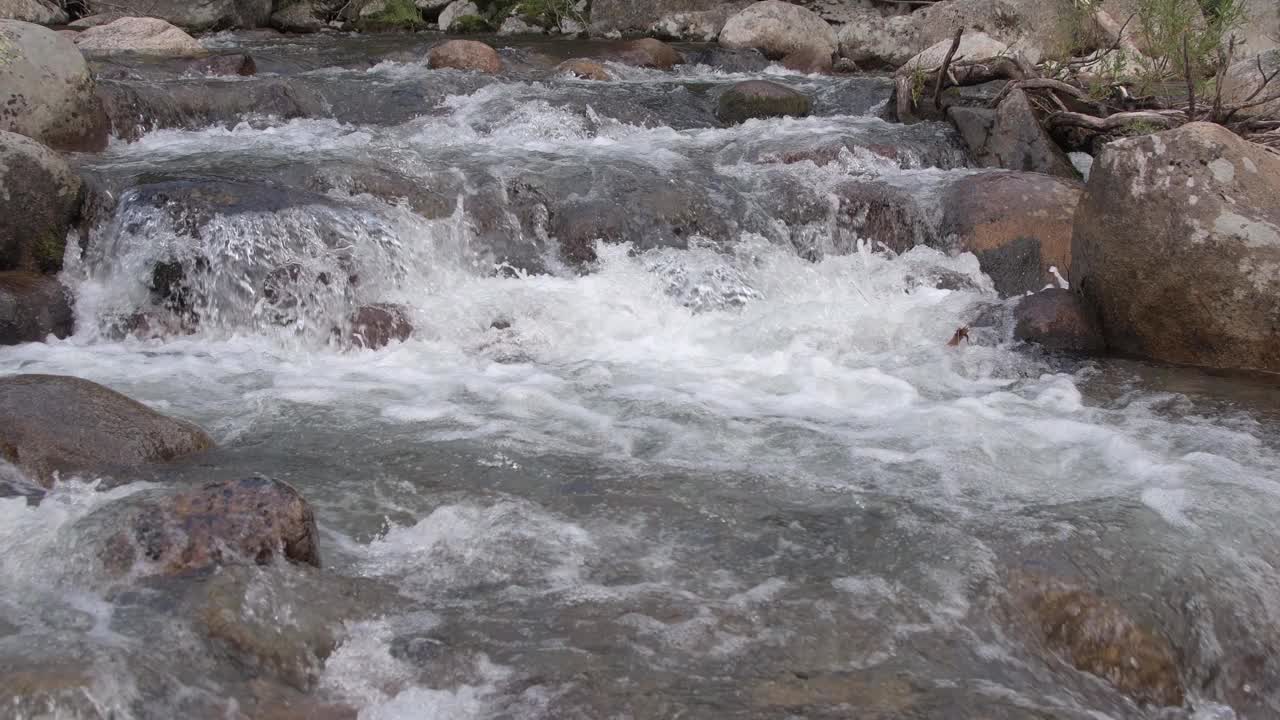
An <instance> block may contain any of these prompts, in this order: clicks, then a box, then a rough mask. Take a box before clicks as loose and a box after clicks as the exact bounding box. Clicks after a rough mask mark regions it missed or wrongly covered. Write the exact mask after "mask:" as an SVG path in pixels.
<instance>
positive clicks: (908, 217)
mask: <svg viewBox="0 0 1280 720" xmlns="http://www.w3.org/2000/svg"><path fill="white" fill-rule="evenodd" d="M833 194H834V195H835V197H836V198H837V199H838V203H839V205H838V210H837V213H836V227H837V229H838V230H840V231H841V232H842V233H844V234H847V235H850V236H851V237H850V238H849V242H848V247H843V248H839V249H840V250H843V251H846V252H847V251H850V250H852V248H853V244H854V241H855V240H856V239H864V240H870V241H872V242H875V243H878V244H880V245H883V246H884V247H887V248H889V249H890V250H892V251H894V252H896V253H903V252H906V251H908V250H910V249H911V248H913V247H915V246H916V245H929V246H935V247H936V246H937V245H939V244H940V240H939V237H938V231H937V223H936V222H935V221H934V220H933V219H932V218H931V217H930V214H929V212H928V210H927V208H926V206H925V204H924V202H922V200H921V198H919V197H917V196H916V195H914V194H913V193H912V192H910V191H908V190H907V189H904V188H900V187H895V186H893V185H891V184H889V183H887V182H884V181H880V180H852V181H848V182H844V183H841V184H840V185H839V186H838V187H837V188H836V189H835V190H834V192H833Z"/></svg>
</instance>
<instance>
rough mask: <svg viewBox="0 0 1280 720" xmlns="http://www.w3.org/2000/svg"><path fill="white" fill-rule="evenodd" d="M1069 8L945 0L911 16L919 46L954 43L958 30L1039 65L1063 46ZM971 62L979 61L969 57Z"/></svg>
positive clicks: (1019, 0) (1004, 0) (1041, 2)
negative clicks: (1000, 45) (984, 37)
mask: <svg viewBox="0 0 1280 720" xmlns="http://www.w3.org/2000/svg"><path fill="white" fill-rule="evenodd" d="M1069 7H1070V5H1069V4H1068V3H1064V2H1060V0H946V2H938V3H934V4H932V5H928V6H925V7H923V8H921V9H920V10H918V11H916V12H914V13H912V14H911V17H912V21H913V24H914V25H915V41H916V43H917V46H918V47H929V46H931V45H934V44H936V43H941V42H946V43H948V44H949V43H950V42H951V37H952V36H953V35H955V32H956V28H964V29H965V33H964V34H965V35H977V34H979V33H982V34H986V35H987V36H989V37H991V38H992V39H994V40H996V41H999V42H1002V43H1005V44H1007V45H1008V46H1009V50H1010V52H1019V53H1021V54H1022V55H1023V56H1025V57H1026V58H1027V60H1028V61H1030V62H1031V63H1033V64H1034V63H1038V62H1040V60H1041V59H1042V58H1043V57H1045V56H1047V55H1052V54H1054V52H1055V50H1056V49H1058V48H1059V47H1062V46H1063V39H1062V36H1063V30H1064V28H1065V27H1067V18H1066V17H1065V16H1064V15H1063V13H1064V12H1068V11H1069V10H1068V8H1069ZM966 55H967V56H968V57H969V59H971V60H974V59H977V57H976V56H975V55H971V54H967V53H966Z"/></svg>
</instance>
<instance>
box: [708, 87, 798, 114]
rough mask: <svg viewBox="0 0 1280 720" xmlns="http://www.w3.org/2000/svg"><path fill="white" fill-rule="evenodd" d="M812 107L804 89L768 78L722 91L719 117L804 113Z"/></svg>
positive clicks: (718, 109)
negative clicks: (803, 91)
mask: <svg viewBox="0 0 1280 720" xmlns="http://www.w3.org/2000/svg"><path fill="white" fill-rule="evenodd" d="M809 107H810V105H809V98H808V97H807V96H806V95H805V94H804V93H802V92H799V91H797V90H792V89H791V88H789V87H787V86H785V85H779V84H778V83H775V82H770V81H768V80H747V81H745V82H740V83H736V84H735V85H733V86H732V87H730V88H729V89H728V90H725V91H724V93H723V94H721V95H720V100H719V103H718V104H717V106H716V117H718V118H720V120H721V122H725V123H731V124H732V123H740V122H744V121H746V120H750V119H752V118H771V117H784V116H790V117H804V116H805V115H808V114H809Z"/></svg>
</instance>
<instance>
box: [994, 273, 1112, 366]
mask: <svg viewBox="0 0 1280 720" xmlns="http://www.w3.org/2000/svg"><path fill="white" fill-rule="evenodd" d="M1014 319H1015V321H1016V323H1017V324H1016V325H1015V326H1014V330H1013V335H1014V337H1016V338H1017V339H1019V340H1025V341H1026V342H1031V343H1035V344H1037V345H1040V346H1041V347H1043V348H1044V349H1046V350H1052V351H1059V352H1075V353H1098V352H1102V351H1103V350H1104V349H1105V348H1106V344H1105V343H1104V342H1103V340H1102V331H1101V329H1100V328H1099V327H1098V319H1097V316H1095V315H1094V313H1093V312H1091V311H1090V310H1089V308H1088V307H1087V306H1086V305H1085V301H1084V298H1082V297H1081V296H1080V295H1078V294H1076V293H1073V292H1071V291H1070V290H1063V289H1055V288H1050V289H1048V290H1041V291H1040V292H1037V293H1033V294H1031V295H1027V296H1025V297H1023V298H1022V299H1021V300H1019V301H1018V306H1017V307H1016V308H1015V309H1014Z"/></svg>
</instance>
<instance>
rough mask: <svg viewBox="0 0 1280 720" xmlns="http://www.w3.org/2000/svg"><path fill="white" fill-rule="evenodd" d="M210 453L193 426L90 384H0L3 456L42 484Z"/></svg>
mask: <svg viewBox="0 0 1280 720" xmlns="http://www.w3.org/2000/svg"><path fill="white" fill-rule="evenodd" d="M211 447H213V440H212V439H210V437H209V436H208V435H206V434H205V432H204V431H203V430H201V429H200V428H198V427H196V426H195V425H192V424H191V423H189V422H185V421H183V420H175V419H173V418H169V417H166V416H164V415H161V414H160V413H157V412H156V411H154V410H152V409H150V408H148V407H147V406H145V405H143V404H141V403H139V402H135V401H134V400H130V399H129V398H127V397H125V396H124V395H121V394H120V393H117V392H115V391H114V390H110V389H108V388H105V387H103V386H101V385H98V384H97V383H93V382H89V381H88V380H82V379H80V378H74V377H67V376H61V375H13V376H10V377H6V378H0V456H3V457H4V458H5V459H6V460H8V461H9V462H11V463H13V464H14V465H17V466H18V467H19V468H22V470H24V471H25V472H27V473H29V474H30V475H32V476H33V477H35V478H38V479H39V480H40V481H42V482H44V483H50V482H52V480H53V476H54V474H55V473H60V474H63V475H67V474H74V473H81V472H83V473H90V474H97V473H100V472H108V471H110V470H111V469H113V468H124V467H132V466H137V465H141V464H144V463H153V462H165V461H169V460H174V459H176V458H179V457H182V456H184V455H189V454H191V453H195V452H199V451H201V450H207V449H209V448H211Z"/></svg>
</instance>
